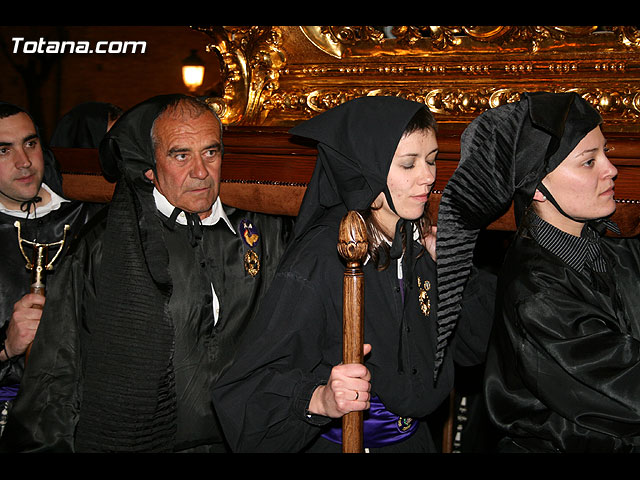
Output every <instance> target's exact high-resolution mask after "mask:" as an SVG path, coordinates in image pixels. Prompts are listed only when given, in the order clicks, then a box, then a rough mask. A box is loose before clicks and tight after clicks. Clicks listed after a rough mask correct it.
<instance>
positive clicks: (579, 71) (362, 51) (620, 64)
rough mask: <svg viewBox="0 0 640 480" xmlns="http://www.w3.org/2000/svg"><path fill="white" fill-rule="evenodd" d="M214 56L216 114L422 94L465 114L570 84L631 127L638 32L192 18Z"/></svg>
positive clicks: (239, 116) (273, 112)
mask: <svg viewBox="0 0 640 480" xmlns="http://www.w3.org/2000/svg"><path fill="white" fill-rule="evenodd" d="M197 28H198V29H199V30H201V31H203V32H204V33H206V34H208V35H209V36H210V38H211V39H212V42H211V44H210V45H209V51H210V52H212V53H217V54H218V55H219V56H220V59H221V64H222V70H223V71H222V74H223V79H224V95H223V96H222V98H210V99H209V102H210V103H212V104H213V105H215V106H216V108H218V110H219V112H220V114H221V117H222V119H223V122H225V123H226V124H237V125H274V126H290V125H292V124H295V123H298V122H300V121H301V120H305V119H307V118H309V117H311V116H313V115H316V114H317V113H319V112H322V111H324V110H326V109H328V108H332V107H334V106H336V105H339V104H340V103H343V102H345V101H347V100H349V99H351V98H355V97H358V96H363V95H397V96H402V97H405V98H410V99H413V100H416V101H420V102H424V103H425V104H426V105H428V106H429V108H430V109H431V110H432V111H433V112H434V114H436V116H437V119H438V121H439V122H443V123H452V124H461V125H463V124H466V123H468V122H469V121H470V120H472V119H473V118H474V117H475V116H477V115H478V114H479V113H481V112H482V111H484V110H486V109H487V108H493V107H496V106H498V105H501V104H504V103H506V102H510V101H513V100H515V99H517V98H519V96H520V95H521V94H522V93H523V92H526V91H539V90H545V91H556V92H562V91H576V92H578V93H580V94H581V95H582V96H583V97H584V98H586V99H588V100H589V101H590V102H591V103H592V104H593V105H594V107H596V108H597V109H598V110H599V111H600V112H601V114H602V115H603V117H604V118H605V121H606V122H607V125H609V126H610V127H611V128H614V129H617V130H620V131H638V130H640V126H638V117H639V116H640V34H639V33H638V29H637V28H636V27H628V26H614V27H598V26H477V27H465V26H459V27H455V26H423V27H422V26H392V27H374V26H243V27H230V26H224V27H223V26H211V27H197Z"/></svg>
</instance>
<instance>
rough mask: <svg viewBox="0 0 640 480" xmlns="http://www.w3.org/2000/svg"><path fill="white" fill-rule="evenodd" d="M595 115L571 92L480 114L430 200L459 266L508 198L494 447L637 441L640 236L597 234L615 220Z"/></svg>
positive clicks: (494, 362)
mask: <svg viewBox="0 0 640 480" xmlns="http://www.w3.org/2000/svg"><path fill="white" fill-rule="evenodd" d="M601 122H602V119H601V117H600V115H599V114H598V112H597V111H596V110H595V109H594V108H593V107H592V106H591V105H590V104H589V103H588V102H587V101H586V100H585V99H583V98H582V97H580V96H579V95H577V94H575V93H558V94H554V93H545V92H541V93H535V94H527V95H524V96H523V98H522V99H521V100H520V101H518V102H514V103H513V104H507V105H504V106H502V107H499V108H495V109H493V110H491V111H488V112H486V113H485V114H483V115H481V116H480V117H479V118H478V119H476V120H475V121H474V122H473V123H472V124H471V126H470V127H469V128H468V129H467V130H466V131H465V133H464V134H463V137H462V141H461V146H462V152H461V160H460V164H459V167H458V169H457V171H456V172H455V173H454V175H453V176H452V177H451V179H450V181H449V183H448V184H447V188H446V189H445V192H444V194H443V198H442V201H441V204H440V213H439V221H442V224H443V227H442V228H439V229H438V242H439V246H444V247H446V245H451V244H455V245H458V247H459V248H458V250H457V251H456V252H452V251H451V250H447V249H446V248H443V250H442V255H439V261H442V260H443V257H446V258H444V260H445V261H446V264H447V265H450V268H452V269H455V270H457V271H459V272H460V271H463V270H464V268H465V265H467V264H468V262H469V261H470V255H469V251H471V250H472V248H473V243H474V235H475V233H474V232H477V229H478V228H481V226H482V225H483V224H486V223H489V222H490V221H491V220H492V219H493V218H495V217H496V216H498V215H500V214H501V213H502V212H503V211H504V210H505V209H506V208H508V207H509V205H510V204H511V202H512V200H513V201H514V209H515V215H516V221H517V222H518V224H519V231H518V233H517V235H516V237H515V239H514V242H513V244H512V245H511V247H510V249H509V251H508V252H507V256H506V258H505V261H504V266H503V269H502V272H501V273H500V276H499V281H498V290H497V304H496V322H495V326H494V331H493V333H492V339H491V344H490V348H489V352H488V355H487V364H486V374H485V397H486V402H487V406H488V410H489V415H490V418H491V420H492V421H493V422H494V423H495V424H496V425H497V426H498V427H499V429H500V430H501V431H502V433H503V437H504V438H503V439H502V441H501V442H500V444H499V450H500V451H503V452H631V451H638V446H640V313H639V312H640V244H639V242H638V239H637V238H636V239H633V238H630V239H624V238H616V235H612V236H608V237H605V236H603V234H604V231H605V230H606V229H607V228H609V229H611V230H613V231H614V232H615V231H616V230H617V228H616V226H615V224H614V223H613V222H611V221H610V220H609V217H610V215H611V214H612V213H613V212H614V210H615V208H616V206H615V201H614V198H613V193H614V190H613V186H614V179H615V177H616V175H617V171H616V168H615V167H614V166H613V165H612V164H611V163H610V162H609V160H608V158H607V156H606V151H607V144H606V139H605V137H604V136H603V133H602V131H601V129H600V124H601ZM461 281H464V277H461ZM454 297H455V296H454ZM454 300H455V298H454Z"/></svg>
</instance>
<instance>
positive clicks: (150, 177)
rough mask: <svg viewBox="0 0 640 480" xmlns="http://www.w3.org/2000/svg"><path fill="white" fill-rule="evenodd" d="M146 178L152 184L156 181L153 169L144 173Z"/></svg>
mask: <svg viewBox="0 0 640 480" xmlns="http://www.w3.org/2000/svg"><path fill="white" fill-rule="evenodd" d="M144 176H145V177H147V178H148V179H149V180H151V181H152V182H153V180H154V179H155V177H154V176H153V170H152V169H149V170H147V171H146V172H144Z"/></svg>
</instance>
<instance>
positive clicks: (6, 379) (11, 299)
mask: <svg viewBox="0 0 640 480" xmlns="http://www.w3.org/2000/svg"><path fill="white" fill-rule="evenodd" d="M103 207H104V206H103V205H101V204H92V203H83V202H78V201H70V202H62V204H61V206H60V208H58V209H56V210H52V211H51V212H49V213H48V214H46V215H43V216H40V217H30V218H28V219H24V218H18V217H14V216H12V215H8V214H5V213H0V243H1V244H2V249H3V252H2V268H0V340H4V339H5V337H6V331H7V328H8V326H9V320H10V319H11V315H12V314H13V306H14V304H15V303H16V302H17V301H18V300H20V299H21V298H22V297H23V296H24V295H26V294H27V293H29V285H30V283H31V272H30V270H27V268H26V260H25V258H24V257H23V255H22V254H21V253H20V250H19V246H18V234H17V229H16V227H15V226H14V223H15V222H16V221H19V222H20V225H21V227H20V228H21V236H22V238H23V239H24V240H28V241H37V242H39V243H53V242H58V241H60V240H62V238H63V235H64V226H65V225H69V227H70V229H69V232H68V233H67V237H66V242H65V245H64V246H63V250H62V252H61V253H60V256H59V257H58V258H57V260H56V262H55V264H54V268H53V270H51V271H50V272H49V273H48V274H47V276H46V278H47V280H46V282H47V283H50V282H51V281H53V278H54V277H55V275H56V272H57V271H58V270H59V269H60V268H61V267H60V264H61V262H62V260H63V258H64V257H65V255H66V253H67V252H68V251H69V248H70V246H71V245H72V243H73V242H74V241H75V238H76V237H77V235H78V234H79V232H80V231H81V229H82V227H83V226H84V225H85V223H87V222H88V221H89V219H90V218H92V216H93V215H95V214H96V213H97V212H98V211H99V210H100V209H101V208H103ZM24 248H25V253H26V254H27V255H31V253H32V252H33V249H32V248H31V249H30V248H29V247H28V246H27V245H24ZM55 251H57V250H54V249H52V254H53V253H54V252H55ZM47 295H48V293H47ZM23 371H24V355H20V356H19V357H18V358H16V359H12V360H11V361H10V362H2V363H0V386H9V385H13V386H16V387H17V386H18V385H19V384H20V380H21V378H22V374H23Z"/></svg>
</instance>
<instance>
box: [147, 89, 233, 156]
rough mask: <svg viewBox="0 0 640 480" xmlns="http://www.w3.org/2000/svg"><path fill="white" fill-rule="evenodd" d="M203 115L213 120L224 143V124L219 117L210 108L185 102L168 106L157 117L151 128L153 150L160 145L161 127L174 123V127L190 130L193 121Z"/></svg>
mask: <svg viewBox="0 0 640 480" xmlns="http://www.w3.org/2000/svg"><path fill="white" fill-rule="evenodd" d="M202 115H206V116H208V117H209V118H210V119H211V122H212V125H215V126H216V127H217V128H218V137H219V138H220V142H222V124H221V122H220V119H219V118H218V117H217V115H216V114H215V113H214V112H213V111H212V110H211V109H209V108H208V107H205V106H194V105H192V104H189V103H186V102H184V101H182V102H179V103H177V104H174V105H168V106H167V107H166V108H165V109H164V110H163V111H162V112H160V114H159V115H158V116H157V117H156V119H155V120H154V122H153V125H152V127H151V142H152V146H153V150H154V151H155V150H156V148H157V147H158V144H159V140H160V139H159V138H158V135H159V132H160V130H161V128H158V126H159V125H163V124H165V125H166V124H167V123H172V124H173V125H181V126H182V128H184V129H188V127H189V123H190V121H191V120H194V119H197V118H199V117H201V116H202Z"/></svg>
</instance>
